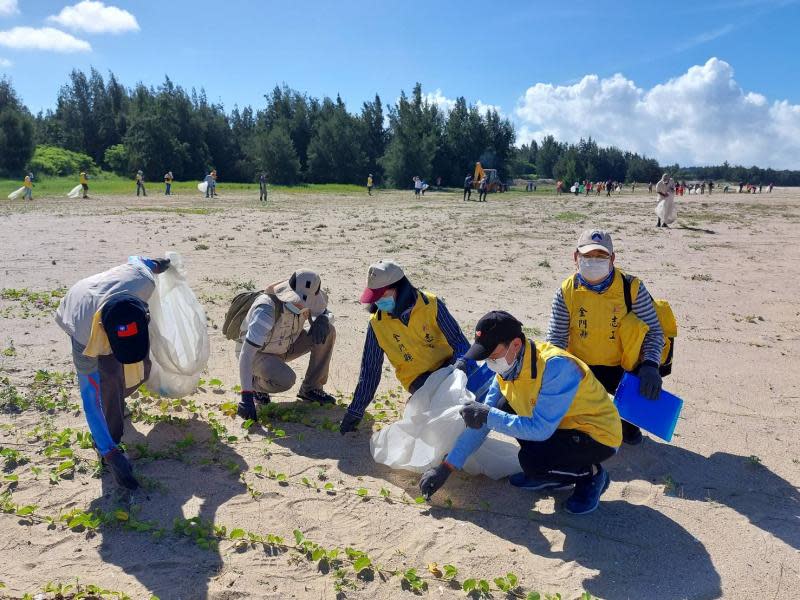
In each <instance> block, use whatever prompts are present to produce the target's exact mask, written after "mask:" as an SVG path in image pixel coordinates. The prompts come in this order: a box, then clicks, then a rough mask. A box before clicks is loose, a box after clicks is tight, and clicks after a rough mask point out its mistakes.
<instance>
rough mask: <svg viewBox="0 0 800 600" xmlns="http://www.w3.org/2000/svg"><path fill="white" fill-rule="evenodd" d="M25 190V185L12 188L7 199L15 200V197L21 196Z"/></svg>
mask: <svg viewBox="0 0 800 600" xmlns="http://www.w3.org/2000/svg"><path fill="white" fill-rule="evenodd" d="M24 192H25V186H22V187H21V188H19V189H18V190H14V191H13V192H11V193H10V194H9V195H8V199H9V200H16V199H17V198H20V197H22V194H23V193H24Z"/></svg>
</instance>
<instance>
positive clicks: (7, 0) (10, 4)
mask: <svg viewBox="0 0 800 600" xmlns="http://www.w3.org/2000/svg"><path fill="white" fill-rule="evenodd" d="M18 12H19V6H18V4H17V0H0V17H10V16H11V15H15V14H17V13H18Z"/></svg>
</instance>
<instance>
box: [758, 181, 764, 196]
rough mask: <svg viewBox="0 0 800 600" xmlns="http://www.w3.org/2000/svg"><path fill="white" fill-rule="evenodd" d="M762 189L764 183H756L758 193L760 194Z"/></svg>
mask: <svg viewBox="0 0 800 600" xmlns="http://www.w3.org/2000/svg"><path fill="white" fill-rule="evenodd" d="M763 190H764V184H763V183H759V184H758V193H759V194H760V193H761V192H762V191H763Z"/></svg>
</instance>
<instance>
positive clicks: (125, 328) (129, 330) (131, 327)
mask: <svg viewBox="0 0 800 600" xmlns="http://www.w3.org/2000/svg"><path fill="white" fill-rule="evenodd" d="M138 334H139V326H138V325H137V324H136V322H135V321H134V322H133V323H128V324H127V325H117V337H121V338H127V337H133V336H135V335H138Z"/></svg>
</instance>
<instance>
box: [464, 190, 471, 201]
mask: <svg viewBox="0 0 800 600" xmlns="http://www.w3.org/2000/svg"><path fill="white" fill-rule="evenodd" d="M464 200H465V201H466V200H472V188H469V187H465V188H464Z"/></svg>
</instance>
